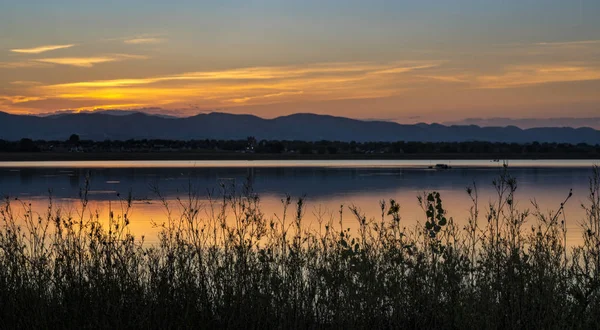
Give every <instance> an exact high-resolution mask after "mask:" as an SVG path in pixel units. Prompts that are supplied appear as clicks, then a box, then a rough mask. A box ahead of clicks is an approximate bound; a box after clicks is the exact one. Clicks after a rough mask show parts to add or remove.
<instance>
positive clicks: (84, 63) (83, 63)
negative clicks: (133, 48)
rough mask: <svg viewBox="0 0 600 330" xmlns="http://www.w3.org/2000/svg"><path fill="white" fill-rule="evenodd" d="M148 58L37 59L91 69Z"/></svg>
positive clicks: (114, 56)
mask: <svg viewBox="0 0 600 330" xmlns="http://www.w3.org/2000/svg"><path fill="white" fill-rule="evenodd" d="M147 58H148V57H146V56H142V55H128V54H116V55H111V56H97V57H58V58H41V59H36V60H35V61H37V62H42V63H50V64H59V65H70V66H77V67H84V68H89V67H93V66H94V65H96V64H101V63H108V62H117V61H123V60H128V59H147Z"/></svg>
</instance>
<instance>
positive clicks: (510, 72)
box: [476, 64, 600, 88]
mask: <svg viewBox="0 0 600 330" xmlns="http://www.w3.org/2000/svg"><path fill="white" fill-rule="evenodd" d="M589 80H600V68H598V67H594V66H586V65H561V64H555V65H517V66H509V67H507V68H506V69H505V70H504V72H502V73H500V74H497V75H482V76H479V77H477V78H476V83H477V84H478V85H479V87H480V88H517V87H527V86H532V85H539V84H547V83H560V82H574V81H589Z"/></svg>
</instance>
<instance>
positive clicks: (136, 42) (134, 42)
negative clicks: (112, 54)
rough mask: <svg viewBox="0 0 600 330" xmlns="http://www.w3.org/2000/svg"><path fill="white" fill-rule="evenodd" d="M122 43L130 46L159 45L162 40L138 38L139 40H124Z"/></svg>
mask: <svg viewBox="0 0 600 330" xmlns="http://www.w3.org/2000/svg"><path fill="white" fill-rule="evenodd" d="M123 42H124V43H126V44H132V45H143V44H159V43H162V42H164V39H162V38H156V37H139V38H131V39H125V40H124V41H123Z"/></svg>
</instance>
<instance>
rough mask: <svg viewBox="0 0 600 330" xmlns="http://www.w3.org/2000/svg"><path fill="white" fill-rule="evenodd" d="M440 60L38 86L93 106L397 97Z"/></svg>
mask: <svg viewBox="0 0 600 330" xmlns="http://www.w3.org/2000/svg"><path fill="white" fill-rule="evenodd" d="M438 65H439V62H437V61H431V62H424V61H412V62H393V63H368V62H344V63H317V64H310V65H303V66H300V65H292V66H276V67H275V66H274V67H247V68H234V69H227V70H219V71H194V72H184V73H180V74H173V75H164V76H154V77H146V78H132V79H114V80H96V81H79V82H71V83H63V84H53V85H45V86H33V87H32V92H33V93H34V94H36V95H43V96H52V97H56V98H60V99H65V100H77V101H78V102H88V103H90V104H103V105H107V104H111V103H110V102H114V104H129V103H139V102H140V101H142V102H144V103H146V104H149V105H156V106H164V105H171V104H177V105H181V104H189V103H194V104H202V105H203V106H209V107H220V106H232V105H238V104H244V105H247V104H271V103H280V102H292V101H301V100H308V101H314V100H339V99H356V98H374V97H386V96H392V95H396V94H399V93H402V92H404V91H405V90H406V89H408V88H410V86H411V85H412V84H414V83H415V82H422V81H423V80H424V79H427V78H422V77H417V76H416V75H415V73H416V72H419V73H421V74H424V73H426V72H427V70H431V69H434V68H435V67H436V66H438Z"/></svg>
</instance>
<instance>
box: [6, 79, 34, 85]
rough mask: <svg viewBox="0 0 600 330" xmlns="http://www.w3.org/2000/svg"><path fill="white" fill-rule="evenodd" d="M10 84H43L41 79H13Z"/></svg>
mask: <svg viewBox="0 0 600 330" xmlns="http://www.w3.org/2000/svg"><path fill="white" fill-rule="evenodd" d="M10 84H11V85H17V86H37V85H41V84H42V83H41V82H39V81H32V80H17V81H11V82H10Z"/></svg>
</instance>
